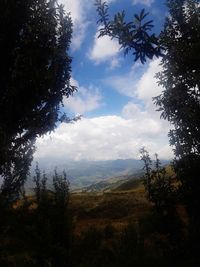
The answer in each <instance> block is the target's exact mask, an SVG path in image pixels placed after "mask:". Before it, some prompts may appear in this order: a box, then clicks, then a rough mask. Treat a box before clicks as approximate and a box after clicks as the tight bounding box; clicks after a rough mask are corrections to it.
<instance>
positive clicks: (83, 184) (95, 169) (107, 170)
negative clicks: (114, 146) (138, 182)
mask: <svg viewBox="0 0 200 267" xmlns="http://www.w3.org/2000/svg"><path fill="white" fill-rule="evenodd" d="M61 162H62V163H59V161H58V162H57V163H55V165H54V166H52V165H51V164H50V163H49V161H45V160H41V161H40V162H39V167H40V169H41V171H43V170H45V172H46V174H47V177H48V178H49V183H50V182H51V181H50V180H51V179H52V175H53V172H54V169H55V167H56V169H57V172H58V173H61V172H62V171H63V170H65V171H66V173H67V176H68V179H69V181H70V186H71V189H72V190H73V189H81V188H87V187H89V186H93V188H94V187H95V186H97V187H102V188H104V187H106V184H107V183H109V181H108V179H110V178H111V177H113V181H114V180H115V181H118V180H120V176H121V177H122V176H123V177H124V176H127V175H135V174H138V173H139V172H141V171H142V168H143V163H142V161H141V160H137V159H117V160H106V161H87V160H81V161H66V163H63V159H62V161H61ZM34 168H35V166H34V165H33V166H32V170H31V176H33V175H34ZM117 177H118V178H117ZM123 179H124V178H123ZM98 183H99V184H98ZM32 185H33V184H32V182H31V179H29V181H28V185H27V186H28V187H32Z"/></svg>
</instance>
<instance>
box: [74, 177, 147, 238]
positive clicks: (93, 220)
mask: <svg viewBox="0 0 200 267" xmlns="http://www.w3.org/2000/svg"><path fill="white" fill-rule="evenodd" d="M125 189H127V188H125ZM125 189H124V188H119V190H118V189H116V190H113V191H110V192H108V191H107V192H102V193H73V194H71V197H70V205H69V206H70V211H71V213H72V216H73V219H74V224H75V233H76V234H79V233H81V232H83V231H86V230H87V229H88V228H89V227H91V226H95V227H98V228H103V227H105V226H106V225H108V224H112V226H113V227H114V228H115V229H116V230H118V231H121V230H122V229H123V228H124V227H125V226H126V225H127V224H128V223H130V222H131V223H135V224H137V222H138V219H139V218H140V217H141V216H143V215H145V214H147V213H148V212H149V211H150V208H151V204H150V203H149V202H148V201H147V199H146V195H145V191H144V186H143V184H142V182H139V183H135V184H134V186H133V188H132V189H129V190H125Z"/></svg>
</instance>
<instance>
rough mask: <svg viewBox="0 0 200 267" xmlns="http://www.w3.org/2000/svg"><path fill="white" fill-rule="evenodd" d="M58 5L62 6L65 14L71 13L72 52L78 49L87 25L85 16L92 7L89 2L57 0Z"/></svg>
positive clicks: (87, 0) (84, 0)
mask: <svg viewBox="0 0 200 267" xmlns="http://www.w3.org/2000/svg"><path fill="white" fill-rule="evenodd" d="M59 3H61V4H63V5H64V7H65V10H66V12H70V13H71V18H72V21H73V37H72V45H71V48H72V50H77V49H79V48H80V46H81V44H82V42H83V40H84V38H85V35H86V30H87V27H88V25H89V21H88V20H87V14H88V12H89V10H90V8H91V7H92V6H93V2H92V1H90V0H59Z"/></svg>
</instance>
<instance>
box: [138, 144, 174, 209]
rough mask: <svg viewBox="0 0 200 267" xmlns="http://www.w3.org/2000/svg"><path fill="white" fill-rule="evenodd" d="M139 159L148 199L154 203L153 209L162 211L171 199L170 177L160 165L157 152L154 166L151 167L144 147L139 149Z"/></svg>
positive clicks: (169, 203)
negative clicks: (143, 171) (143, 173)
mask: <svg viewBox="0 0 200 267" xmlns="http://www.w3.org/2000/svg"><path fill="white" fill-rule="evenodd" d="M140 153H141V160H142V161H143V162H144V170H145V176H144V185H145V188H146V191H147V194H148V199H149V200H150V201H151V202H152V203H154V205H155V209H156V210H157V211H158V212H162V211H163V210H164V209H166V208H168V207H169V206H170V205H171V204H172V201H173V191H174V189H173V186H172V177H171V176H169V175H168V174H167V172H166V169H165V167H162V166H161V162H160V160H159V158H158V154H157V153H156V154H155V166H154V168H153V167H152V160H151V158H150V156H149V153H148V151H147V150H146V149H145V148H142V149H141V150H140Z"/></svg>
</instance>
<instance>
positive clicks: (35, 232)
mask: <svg viewBox="0 0 200 267" xmlns="http://www.w3.org/2000/svg"><path fill="white" fill-rule="evenodd" d="M35 172H36V175H35V177H34V181H35V188H34V195H33V196H26V199H25V200H23V199H22V200H20V201H18V202H17V203H18V205H17V206H16V207H13V206H10V207H9V209H7V211H5V210H4V213H3V212H2V211H3V210H2V209H1V220H0V227H1V229H0V230H1V231H0V238H1V244H0V266H5V267H6V266H9V267H18V266H20V267H25V266H30V267H35V266H43V267H48V266H52V267H58V266H59V267H66V266H69V261H70V259H69V257H70V256H69V255H70V249H71V243H72V223H71V219H70V214H69V211H68V199H69V190H68V189H69V187H68V186H69V184H68V182H67V180H66V177H62V178H61V176H59V177H58V176H57V177H54V183H55V184H58V186H57V187H56V188H55V186H53V188H52V190H48V188H47V186H46V176H45V175H43V176H42V175H41V172H40V169H39V167H38V165H37V166H36V170H35ZM61 179H62V181H63V182H62V186H63V187H64V188H65V196H66V200H65V201H64V202H62V203H61V202H57V201H56V200H57V199H63V193H62V190H61V189H60V186H61V184H60V180H61ZM60 194H61V196H60ZM2 219H3V220H2Z"/></svg>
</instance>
